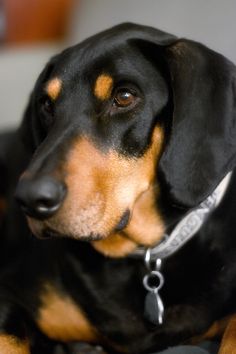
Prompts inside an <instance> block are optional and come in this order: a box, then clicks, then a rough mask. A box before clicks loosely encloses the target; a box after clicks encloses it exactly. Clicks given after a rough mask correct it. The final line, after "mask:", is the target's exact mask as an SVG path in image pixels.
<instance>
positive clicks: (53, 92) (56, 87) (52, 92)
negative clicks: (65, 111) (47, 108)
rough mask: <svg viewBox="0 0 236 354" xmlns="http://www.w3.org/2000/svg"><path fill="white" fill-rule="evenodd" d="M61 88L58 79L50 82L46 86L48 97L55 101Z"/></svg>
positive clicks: (60, 82)
mask: <svg viewBox="0 0 236 354" xmlns="http://www.w3.org/2000/svg"><path fill="white" fill-rule="evenodd" d="M61 88H62V81H61V79H59V78H58V77H55V78H54V79H52V80H50V81H49V82H48V83H47V85H46V92H47V94H48V96H49V97H50V98H51V99H52V100H53V101H55V100H56V99H57V97H58V96H59V94H60V92H61Z"/></svg>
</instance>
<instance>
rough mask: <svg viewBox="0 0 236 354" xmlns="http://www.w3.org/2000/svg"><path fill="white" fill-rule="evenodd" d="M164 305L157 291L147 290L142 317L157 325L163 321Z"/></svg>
mask: <svg viewBox="0 0 236 354" xmlns="http://www.w3.org/2000/svg"><path fill="white" fill-rule="evenodd" d="M163 314H164V306H163V302H162V300H161V298H160V296H159V294H158V293H156V292H154V291H150V292H148V294H147V295H146V298H145V305H144V317H145V318H146V320H148V321H149V322H151V323H152V324H154V325H156V326H158V325H161V324H162V323H163Z"/></svg>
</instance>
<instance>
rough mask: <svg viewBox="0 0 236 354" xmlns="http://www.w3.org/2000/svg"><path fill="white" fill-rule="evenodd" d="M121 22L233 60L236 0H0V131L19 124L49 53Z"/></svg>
mask: <svg viewBox="0 0 236 354" xmlns="http://www.w3.org/2000/svg"><path fill="white" fill-rule="evenodd" d="M124 21H132V22H137V23H140V24H147V25H151V26H154V27H157V28H160V29H162V30H165V31H168V32H170V33H173V34H176V35H178V36H180V37H187V38H190V39H194V40H197V41H200V42H202V43H205V44H206V45H208V46H209V47H211V48H212V49H214V50H216V51H219V52H221V53H222V54H224V55H225V56H226V57H228V58H229V59H231V60H232V61H234V62H235V63H236V0H224V1H223V0H197V1H196V0H174V1H173V0H145V1H144V0H116V1H115V0H0V129H5V128H8V127H12V126H16V125H17V124H18V123H19V121H20V120H21V117H22V113H23V111H24V107H25V105H26V102H27V99H28V96H29V93H30V91H31V90H32V88H33V85H34V82H35V80H36V78H37V76H38V74H39V73H40V71H41V70H42V68H43V66H44V65H45V63H46V62H47V61H48V59H49V58H50V57H51V56H52V55H53V54H55V53H57V52H58V51H60V50H61V49H62V48H64V47H67V46H69V45H71V44H75V43H78V42H79V41H81V40H82V39H84V38H86V37H88V36H90V35H92V34H94V33H96V32H97V31H101V30H103V29H105V28H107V27H109V26H112V25H114V24H117V23H120V22H124Z"/></svg>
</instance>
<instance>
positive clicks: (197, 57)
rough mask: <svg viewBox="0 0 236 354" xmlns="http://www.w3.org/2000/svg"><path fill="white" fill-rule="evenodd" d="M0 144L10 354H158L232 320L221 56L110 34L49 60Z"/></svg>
mask: <svg viewBox="0 0 236 354" xmlns="http://www.w3.org/2000/svg"><path fill="white" fill-rule="evenodd" d="M1 147H2V148H1V170H2V178H3V182H2V183H3V184H4V188H2V186H1V188H2V189H1V193H2V196H3V198H4V200H5V204H4V205H6V208H5V209H4V211H2V223H1V277H0V289H1V292H0V293H1V303H0V313H1V317H0V318H1V322H0V328H1V335H0V352H1V353H2V354H5V353H11V352H12V353H13V352H14V353H16V354H26V353H27V354H28V353H59V351H60V353H62V352H63V353H64V352H66V353H76V352H77V353H85V352H86V353H90V352H91V353H93V352H94V351H95V352H97V351H98V352H99V351H100V352H101V351H102V349H101V348H97V347H96V345H97V344H99V345H101V346H102V347H103V348H105V350H107V351H108V352H110V353H111V352H116V353H123V352H125V353H140V354H141V353H150V352H153V351H158V350H162V349H164V348H167V347H170V346H174V345H178V344H180V343H187V342H190V341H191V340H192V338H196V337H198V336H202V335H204V334H205V333H208V334H209V331H208V330H209V328H212V327H211V326H212V325H213V324H214V323H216V321H220V320H224V319H226V318H227V316H230V315H231V314H233V313H234V312H235V311H236V302H235V295H236V286H235V284H236V282H235V281H236V257H235V252H236V237H235V230H236V221H235V206H236V177H235V165H236V69H235V66H234V65H233V64H232V63H231V62H230V61H229V60H227V59H226V58H225V57H223V56H222V55H220V54H218V53H216V52H214V51H212V50H211V49H209V48H207V47H205V46H204V45H202V44H199V43H197V42H194V41H191V40H187V39H181V38H177V37H175V36H173V35H170V34H168V33H165V32H162V31H159V30H157V29H154V28H151V27H147V26H142V25H136V24H130V23H125V24H121V25H117V26H115V27H113V28H111V29H108V30H106V31H104V32H101V33H99V34H96V35H94V36H93V37H91V38H89V39H86V40H85V41H83V42H82V43H80V44H78V45H76V46H73V47H71V48H68V49H66V50H64V51H63V52H62V53H60V54H59V55H56V56H55V57H53V58H52V59H51V60H50V61H49V63H48V64H47V65H46V67H45V69H44V70H43V71H42V73H41V74H40V76H39V78H38V80H37V82H36V84H35V87H34V89H33V92H32V94H31V97H30V100H29V104H28V106H27V109H26V111H25V115H24V117H23V121H22V124H21V126H20V128H19V129H18V130H17V131H16V132H10V133H8V134H7V137H6V136H5V138H4V136H2V139H1ZM219 190H220V192H219ZM212 200H213V202H212ZM196 215H197V216H198V219H197V220H198V221H197V226H196V222H195V221H196ZM199 215H201V217H200V216H199ZM202 215H204V217H203V216H202ZM194 220H195V221H194ZM199 220H200V221H199ZM183 224H184V228H183ZM181 227H182V229H181ZM180 230H182V231H181V232H180ZM177 231H178V232H177ZM32 234H33V235H34V236H36V237H34V236H32ZM175 234H177V238H178V239H176V236H175V238H173V237H174V236H173V235H175ZM186 235H187V236H186ZM190 236H191V238H190V239H188V237H190ZM186 237H187V238H186ZM163 240H164V241H163ZM168 240H171V242H169V241H168ZM177 241H178V242H177ZM168 242H169V246H168ZM177 243H180V247H179V246H176V245H177ZM163 245H164V246H163ZM160 247H162V248H163V247H164V250H163V249H162V253H161V256H160ZM155 252H156V253H155ZM163 252H164V253H163ZM155 254H156V256H155ZM144 279H145V280H144ZM158 282H159V283H158ZM160 288H161V289H160ZM148 295H150V296H149V297H148ZM215 334H216V333H215ZM79 343H82V344H81V345H82V347H81V346H80V344H79ZM83 343H88V345H86V344H83ZM81 348H82V349H81Z"/></svg>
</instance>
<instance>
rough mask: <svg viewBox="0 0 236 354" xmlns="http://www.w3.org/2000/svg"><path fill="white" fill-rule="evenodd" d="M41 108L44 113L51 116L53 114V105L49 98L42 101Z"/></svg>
mask: <svg viewBox="0 0 236 354" xmlns="http://www.w3.org/2000/svg"><path fill="white" fill-rule="evenodd" d="M42 108H43V111H44V112H45V113H48V114H52V113H53V103H52V101H51V100H50V98H48V97H46V98H44V99H43V100H42Z"/></svg>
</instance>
